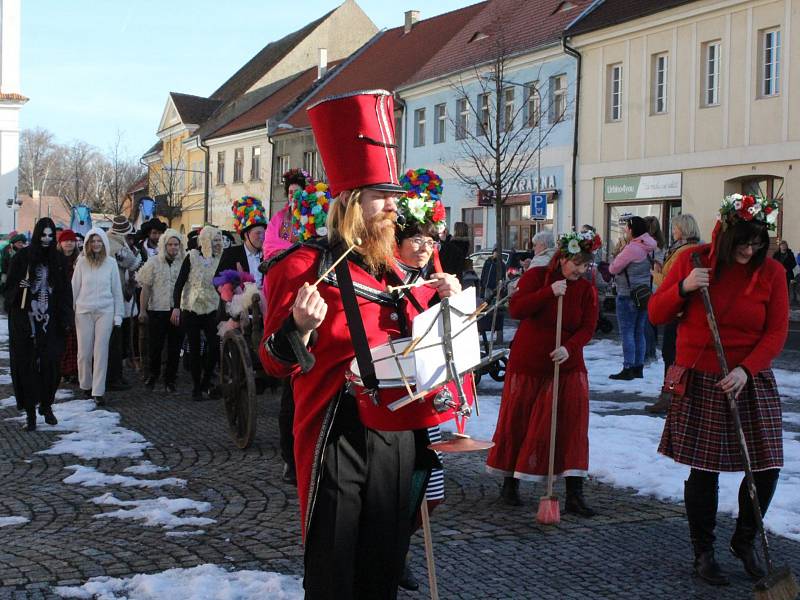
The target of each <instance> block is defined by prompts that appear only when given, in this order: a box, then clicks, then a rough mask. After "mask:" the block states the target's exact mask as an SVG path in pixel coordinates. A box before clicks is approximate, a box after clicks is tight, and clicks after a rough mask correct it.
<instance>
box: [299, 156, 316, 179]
mask: <svg viewBox="0 0 800 600" xmlns="http://www.w3.org/2000/svg"><path fill="white" fill-rule="evenodd" d="M303 170H304V171H305V172H306V173H308V174H309V175H311V177H313V178H314V179H316V178H317V175H318V173H317V153H316V152H315V151H314V150H309V151H308V152H303Z"/></svg>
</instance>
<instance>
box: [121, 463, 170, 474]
mask: <svg viewBox="0 0 800 600" xmlns="http://www.w3.org/2000/svg"><path fill="white" fill-rule="evenodd" d="M123 471H125V472H126V473H133V474H134V475H153V474H154V473H161V472H162V471H169V468H167V467H159V466H157V465H154V464H153V463H151V462H150V461H149V460H143V461H141V462H140V463H139V464H136V465H132V466H130V467H126V468H124V469H123Z"/></svg>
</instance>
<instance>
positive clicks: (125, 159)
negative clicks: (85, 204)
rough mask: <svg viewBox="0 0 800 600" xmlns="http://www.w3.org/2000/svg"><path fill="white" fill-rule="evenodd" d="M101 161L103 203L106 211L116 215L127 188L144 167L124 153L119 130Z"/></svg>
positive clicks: (141, 173)
mask: <svg viewBox="0 0 800 600" xmlns="http://www.w3.org/2000/svg"><path fill="white" fill-rule="evenodd" d="M103 163H104V164H102V166H101V167H102V168H101V170H102V172H103V174H104V176H103V185H104V188H103V204H104V207H105V210H106V212H110V213H113V214H115V215H118V214H120V213H122V209H123V205H124V203H125V198H126V196H127V192H128V189H129V188H130V187H131V185H133V184H134V183H135V182H136V180H137V179H139V178H140V177H141V176H142V175H143V174H144V168H143V167H142V166H141V164H139V162H138V161H137V160H135V159H133V158H131V157H130V156H127V155H126V153H125V148H124V146H123V135H122V132H121V131H119V130H117V133H116V137H115V138H114V143H113V144H112V145H111V147H110V148H109V150H108V153H107V154H106V156H105V157H104V161H103Z"/></svg>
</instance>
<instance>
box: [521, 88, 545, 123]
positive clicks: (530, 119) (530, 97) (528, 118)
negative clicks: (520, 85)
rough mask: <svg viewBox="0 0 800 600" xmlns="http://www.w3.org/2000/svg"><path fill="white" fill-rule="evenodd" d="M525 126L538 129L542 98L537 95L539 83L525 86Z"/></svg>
mask: <svg viewBox="0 0 800 600" xmlns="http://www.w3.org/2000/svg"><path fill="white" fill-rule="evenodd" d="M525 96H526V99H525V126H526V127H538V126H539V119H540V118H541V113H542V97H541V96H540V95H539V82H538V81H534V82H533V83H529V84H527V85H526V86H525Z"/></svg>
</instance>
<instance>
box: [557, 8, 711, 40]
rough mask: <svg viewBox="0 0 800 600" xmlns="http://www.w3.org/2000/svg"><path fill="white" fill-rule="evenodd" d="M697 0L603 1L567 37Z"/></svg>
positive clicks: (568, 32)
mask: <svg viewBox="0 0 800 600" xmlns="http://www.w3.org/2000/svg"><path fill="white" fill-rule="evenodd" d="M696 1H697V0H659V1H658V2H655V1H653V0H604V1H603V2H600V3H599V4H598V5H597V6H595V7H594V8H593V9H592V10H591V11H589V12H588V13H587V14H586V15H585V16H584V17H583V18H582V19H581V20H580V21H578V22H577V23H575V24H574V25H573V26H572V27H570V28H569V29H568V30H567V31H566V34H567V35H568V36H573V35H579V34H581V33H588V32H589V31H596V30H598V29H603V28H605V27H612V26H613V25H617V24H618V23H625V22H626V21H632V20H633V19H638V18H639V17H646V16H648V15H652V14H654V13H657V12H661V11H664V10H669V9H670V8H674V7H676V6H680V5H681V4H688V3H690V2H696Z"/></svg>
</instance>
